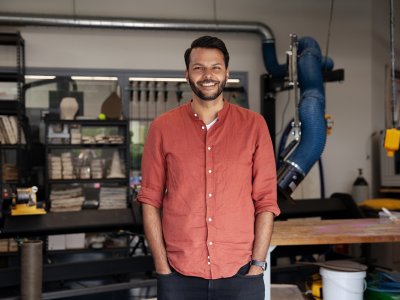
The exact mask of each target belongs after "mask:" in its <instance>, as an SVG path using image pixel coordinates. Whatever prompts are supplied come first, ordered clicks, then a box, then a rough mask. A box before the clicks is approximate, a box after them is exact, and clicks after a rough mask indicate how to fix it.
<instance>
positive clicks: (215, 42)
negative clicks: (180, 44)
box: [185, 35, 229, 69]
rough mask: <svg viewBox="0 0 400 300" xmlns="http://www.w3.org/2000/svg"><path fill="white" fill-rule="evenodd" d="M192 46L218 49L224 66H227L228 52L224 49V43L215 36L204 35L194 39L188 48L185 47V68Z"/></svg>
mask: <svg viewBox="0 0 400 300" xmlns="http://www.w3.org/2000/svg"><path fill="white" fill-rule="evenodd" d="M194 48H208V49H218V50H219V51H221V52H222V54H223V55H224V62H225V67H226V68H228V64H229V53H228V50H227V49H226V46H225V43H224V42H223V41H222V40H220V39H219V38H217V37H214V36H208V35H206V36H202V37H199V38H198V39H195V40H194V41H193V42H192V45H191V46H190V48H188V49H186V51H185V64H186V69H189V63H190V53H192V50H193V49H194Z"/></svg>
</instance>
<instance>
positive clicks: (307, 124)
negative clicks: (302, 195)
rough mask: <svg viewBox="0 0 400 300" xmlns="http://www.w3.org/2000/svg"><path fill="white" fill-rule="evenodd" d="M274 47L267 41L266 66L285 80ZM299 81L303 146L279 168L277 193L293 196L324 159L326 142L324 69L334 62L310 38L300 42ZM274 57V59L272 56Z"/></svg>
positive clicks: (301, 141)
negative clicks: (309, 173) (317, 164)
mask: <svg viewBox="0 0 400 300" xmlns="http://www.w3.org/2000/svg"><path fill="white" fill-rule="evenodd" d="M272 48H275V47H274V45H272V44H271V43H266V42H264V60H265V66H266V68H267V70H268V71H269V73H270V74H271V75H272V76H276V77H282V76H285V75H286V74H287V71H286V73H284V72H283V66H285V68H286V70H287V67H286V65H279V64H278V63H277V59H276V53H275V51H272V50H271V49H272ZM297 54H298V63H297V64H298V66H297V70H298V81H299V88H300V103H299V107H298V109H299V120H300V122H301V139H300V143H299V144H298V146H297V147H296V149H295V150H294V151H293V153H292V154H291V155H290V156H289V157H288V158H287V159H285V161H284V163H283V164H282V165H281V166H280V167H279V169H278V173H277V175H278V190H279V192H280V193H282V194H283V195H284V196H285V197H290V195H291V194H292V193H293V191H294V190H295V189H296V188H297V186H298V185H299V183H300V182H301V181H302V180H303V179H304V177H305V176H306V175H307V173H308V172H309V171H310V169H311V167H312V166H313V165H314V163H315V162H317V161H318V159H319V158H320V157H321V154H322V152H323V150H324V147H325V143H326V122H325V93H324V85H323V73H322V71H323V69H329V70H330V69H332V68H333V61H332V60H331V59H329V58H324V59H323V58H322V55H321V49H320V47H319V45H318V43H317V42H316V41H315V40H314V39H313V38H311V37H303V38H301V39H299V42H298V53H297ZM270 56H275V57H270Z"/></svg>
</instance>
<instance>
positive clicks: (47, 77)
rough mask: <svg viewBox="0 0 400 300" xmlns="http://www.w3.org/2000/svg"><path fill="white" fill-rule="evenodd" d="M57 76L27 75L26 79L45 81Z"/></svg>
mask: <svg viewBox="0 0 400 300" xmlns="http://www.w3.org/2000/svg"><path fill="white" fill-rule="evenodd" d="M54 78H56V76H47V75H25V79H32V80H45V79H54Z"/></svg>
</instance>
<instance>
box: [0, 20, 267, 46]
mask: <svg viewBox="0 0 400 300" xmlns="http://www.w3.org/2000/svg"><path fill="white" fill-rule="evenodd" d="M0 25H6V26H52V27H88V28H103V29H136V30H172V31H213V32H243V33H256V34H258V35H260V36H261V37H262V39H263V40H270V41H271V40H272V41H273V40H274V36H273V34H272V31H271V29H270V28H269V27H268V26H267V25H265V24H263V23H260V22H201V21H193V22H192V21H187V22H184V21H175V20H168V21H159V20H131V19H120V18H117V19H112V18H91V17H66V16H44V15H43V16H42V15H25V14H18V15H16V14H2V15H0Z"/></svg>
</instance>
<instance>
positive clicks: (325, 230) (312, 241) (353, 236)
mask: <svg viewBox="0 0 400 300" xmlns="http://www.w3.org/2000/svg"><path fill="white" fill-rule="evenodd" d="M383 242H400V223H399V222H397V223H396V222H391V221H389V220H380V219H344V220H299V221H295V220H293V221H277V222H275V224H274V230H273V234H272V240H271V245H275V246H283V245H286V246H290V245H319V244H351V243H383Z"/></svg>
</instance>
